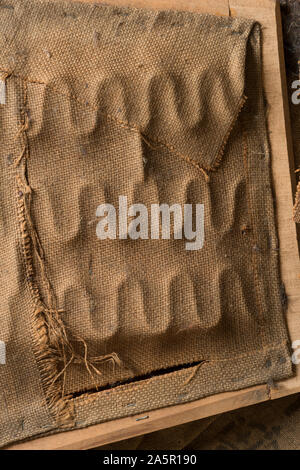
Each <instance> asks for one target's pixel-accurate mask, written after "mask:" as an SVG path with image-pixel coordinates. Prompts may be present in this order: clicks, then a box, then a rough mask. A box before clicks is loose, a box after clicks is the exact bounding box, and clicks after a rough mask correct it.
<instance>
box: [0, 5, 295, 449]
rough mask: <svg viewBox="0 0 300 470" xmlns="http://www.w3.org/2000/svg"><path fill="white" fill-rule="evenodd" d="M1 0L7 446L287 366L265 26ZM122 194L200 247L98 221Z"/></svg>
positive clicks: (250, 381) (285, 371) (0, 194)
mask: <svg viewBox="0 0 300 470" xmlns="http://www.w3.org/2000/svg"><path fill="white" fill-rule="evenodd" d="M0 6H2V8H0V26H1V27H0V31H1V32H0V47H1V49H0V50H1V54H0V70H1V77H0V78H1V80H2V83H5V93H6V99H5V102H6V104H2V105H1V107H0V119H1V128H0V132H1V142H2V145H1V149H0V152H1V172H2V185H1V189H0V198H1V218H0V220H1V231H0V237H1V238H0V243H1V255H2V256H1V276H2V289H3V292H2V309H1V326H2V328H1V337H0V340H1V341H3V342H5V344H6V348H7V351H6V352H7V354H6V357H7V360H6V365H1V366H0V384H1V391H2V400H1V411H0V413H1V414H0V430H1V431H0V436H1V445H5V444H7V443H9V442H12V441H16V440H20V439H26V438H29V437H32V436H36V435H40V434H45V433H49V432H57V431H59V430H63V429H71V428H74V427H83V426H87V425H89V424H93V423H97V422H100V421H105V420H110V419H114V418H117V417H121V416H128V415H132V414H136V413H139V412H143V411H147V410H151V409H155V408H159V407H163V406H168V405H171V404H176V403H182V402H186V401H192V400H195V399H197V398H200V397H203V396H207V395H211V394H215V393H219V392H223V391H229V390H238V389H241V388H243V387H247V386H251V385H255V384H262V383H270V381H276V380H281V379H284V378H287V377H289V376H290V375H291V374H292V365H291V361H290V351H289V346H288V336H287V331H286V326H285V320H284V312H283V305H282V304H283V303H284V302H283V300H284V295H282V292H283V289H282V286H281V282H280V277H279V265H278V242H277V236H276V229H275V220H274V209H273V198H272V189H271V178H270V168H269V166H270V154H269V147H268V141H267V135H266V126H265V109H264V101H263V91H262V80H261V61H260V60H261V56H260V52H261V51H260V48H261V46H260V27H259V25H258V24H256V23H254V22H251V21H249V20H243V19H238V18H221V17H214V16H209V15H196V14H190V13H179V12H155V11H146V10H134V9H120V8H113V7H108V6H95V5H81V4H76V3H75V4H74V3H72V4H71V3H68V2H66V3H57V2H54V3H51V2H48V1H38V0H37V1H31V0H30V1H26V2H24V1H21V0H12V1H10V2H9V5H4V4H3V5H2V4H1V5H0ZM2 89H3V86H2ZM120 195H125V196H127V198H128V201H129V204H132V203H143V204H144V205H145V206H147V207H149V208H150V205H151V204H153V203H157V204H161V203H167V204H169V205H172V204H175V203H176V204H180V205H183V204H185V203H190V204H198V203H201V204H204V208H205V243H204V247H203V249H201V250H198V251H186V249H185V240H176V239H174V238H171V239H170V240H162V239H160V240H150V239H148V240H141V239H138V240H130V239H127V240H123V239H116V240H99V239H97V236H96V224H97V219H96V217H95V214H96V209H97V207H98V205H99V204H102V203H110V204H113V205H114V206H115V207H118V198H119V196H120Z"/></svg>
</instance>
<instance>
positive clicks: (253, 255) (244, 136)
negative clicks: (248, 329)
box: [242, 130, 263, 344]
mask: <svg viewBox="0 0 300 470" xmlns="http://www.w3.org/2000/svg"><path fill="white" fill-rule="evenodd" d="M242 139H243V163H244V168H245V176H246V199H247V206H248V214H249V218H250V225H251V234H252V239H253V244H254V245H253V246H255V245H256V238H255V233H254V217H253V206H252V198H251V194H250V178H249V170H248V142H247V133H246V131H245V130H244V131H243V132H242ZM256 256H257V255H256V251H255V250H254V249H253V247H252V249H251V262H252V268H253V280H254V288H255V297H256V303H257V306H258V332H259V336H260V339H261V343H262V344H263V337H262V324H261V320H262V318H263V308H262V304H261V300H260V295H259V293H258V289H257V286H258V284H259V278H258V265H257V258H256Z"/></svg>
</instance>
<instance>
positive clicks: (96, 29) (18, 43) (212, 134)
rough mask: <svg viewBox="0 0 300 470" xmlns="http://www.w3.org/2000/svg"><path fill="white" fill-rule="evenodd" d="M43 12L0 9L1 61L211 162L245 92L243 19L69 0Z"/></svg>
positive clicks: (196, 160)
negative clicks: (2, 20)
mask: <svg viewBox="0 0 300 470" xmlns="http://www.w3.org/2000/svg"><path fill="white" fill-rule="evenodd" d="M51 11H52V14H48V15H45V2H43V3H39V2H38V3H37V4H36V5H35V6H34V8H32V7H31V6H28V7H27V5H26V6H25V5H24V2H15V8H14V11H13V12H11V11H10V10H9V11H3V12H1V15H9V16H10V18H9V22H8V23H7V28H6V30H5V31H3V34H2V35H1V36H0V47H1V50H2V51H4V53H3V54H2V59H1V64H0V67H1V68H2V69H5V70H8V71H9V72H11V73H14V74H19V75H21V76H22V77H24V78H26V79H28V80H29V81H38V82H42V83H45V84H46V85H48V86H49V87H50V88H51V89H53V90H54V91H56V92H57V93H61V94H64V95H66V94H67V95H69V96H71V97H72V98H74V99H75V100H77V102H80V103H81V104H82V105H83V106H87V107H91V108H93V109H95V110H97V111H98V112H99V114H101V115H106V116H107V118H108V119H113V120H114V121H115V122H116V123H119V125H120V126H122V127H123V128H124V131H127V132H140V133H141V138H142V137H145V138H146V139H147V140H146V142H149V143H150V144H151V145H152V146H153V145H154V146H155V145H156V146H164V147H166V148H168V149H169V150H170V151H171V152H172V153H173V154H174V158H176V155H177V157H183V158H185V159H186V160H187V162H190V163H193V164H194V165H195V164H196V165H198V166H200V167H203V168H205V169H211V168H213V167H215V166H217V164H218V163H219V161H220V159H221V157H222V153H223V150H224V146H225V144H226V141H227V139H228V136H229V133H230V131H231V129H232V127H233V125H234V122H235V120H236V118H237V116H238V113H239V111H240V109H241V107H242V105H243V101H244V96H243V95H244V69H245V67H244V64H245V55H246V43H247V39H248V37H249V34H251V31H252V28H253V22H252V21H249V20H244V19H243V20H242V19H240V18H231V17H217V16H211V15H193V14H190V13H187V12H174V11H172V12H171V11H170V12H154V11H147V10H142V11H141V10H135V9H130V10H129V9H124V8H121V9H120V8H115V9H112V8H111V7H105V6H101V8H99V7H97V6H95V5H94V6H93V5H89V6H87V5H81V4H73V2H72V5H70V4H67V3H62V4H61V3H59V4H57V7H56V8H55V9H52V10H51ZM75 36H76V41H74V40H73V39H74V37H75ZM170 44H172V49H170ZM75 57H76V62H75ZM5 58H6V59H5ZM5 60H7V63H4V61H5ZM75 64H76V65H75ZM90 131H91V132H92V131H93V129H90Z"/></svg>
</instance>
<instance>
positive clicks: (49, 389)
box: [15, 81, 73, 427]
mask: <svg viewBox="0 0 300 470" xmlns="http://www.w3.org/2000/svg"><path fill="white" fill-rule="evenodd" d="M22 83H23V108H22V109H21V115H20V123H21V127H20V132H19V133H18V134H19V137H20V140H21V146H22V152H21V155H20V157H19V158H18V159H17V163H18V164H19V163H20V166H19V167H16V165H15V181H16V197H17V210H18V222H19V230H20V234H21V248H22V254H23V261H24V267H25V274H26V283H27V285H28V287H29V291H30V293H31V297H32V300H33V303H34V310H33V311H32V314H31V320H32V329H33V350H34V354H35V358H36V361H37V364H38V368H39V371H40V376H41V383H42V388H43V390H44V393H45V398H46V403H47V405H48V407H49V411H50V412H51V414H52V415H53V416H54V417H55V419H56V421H57V424H58V425H59V426H61V427H67V426H69V425H70V424H73V416H72V413H71V409H72V408H73V407H72V405H71V404H69V403H68V402H67V400H66V399H63V398H62V397H61V387H60V385H59V384H58V383H55V381H54V379H55V377H56V376H57V374H58V363H57V361H56V359H55V354H54V352H53V349H51V348H50V345H49V333H48V327H49V325H47V322H46V317H45V314H46V310H47V308H46V307H45V305H44V303H43V300H42V296H41V294H40V291H39V288H38V285H37V283H36V280H35V275H36V272H35V267H34V259H33V252H34V245H35V243H34V241H33V235H32V233H30V232H31V231H30V227H29V221H28V211H30V198H31V194H30V187H29V185H28V183H27V181H26V169H27V165H26V163H27V158H29V143H28V137H27V132H26V130H27V126H26V108H27V104H28V89H27V84H26V83H25V82H24V81H23V82H22Z"/></svg>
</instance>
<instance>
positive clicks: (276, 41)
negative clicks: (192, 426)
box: [10, 0, 300, 449]
mask: <svg viewBox="0 0 300 470" xmlns="http://www.w3.org/2000/svg"><path fill="white" fill-rule="evenodd" d="M69 1H72V0H69ZM81 1H85V2H93V3H95V2H96V0H81ZM97 1H99V0H97ZM99 3H100V2H99ZM105 3H110V4H114V5H123V6H125V5H127V6H128V5H130V6H135V7H148V8H153V9H178V10H189V11H194V12H198V13H212V14H217V15H230V16H241V17H248V18H253V19H256V20H257V21H259V22H260V23H261V25H262V27H263V72H264V89H265V93H266V98H267V101H268V103H269V114H268V129H269V139H270V144H271V149H272V174H273V181H274V189H275V195H276V211H277V223H278V232H279V240H280V263H281V275H282V279H283V282H284V285H285V288H286V294H287V297H288V311H287V323H288V328H289V333H290V337H291V340H292V341H295V340H300V263H299V253H298V242H297V230H296V226H295V224H294V222H293V220H292V206H293V194H294V189H295V181H294V178H293V171H294V164H293V153H292V141H291V131H290V121H289V107H288V96H287V89H286V79H285V67H284V57H283V44H282V31H281V17H280V5H279V0H176V5H174V3H173V2H172V0H105ZM299 356H300V351H299ZM295 368H296V376H295V377H293V378H291V379H288V380H285V381H282V382H279V383H277V384H275V385H274V387H271V388H270V385H261V386H256V387H251V388H248V389H244V390H240V391H237V392H229V393H222V394H218V395H214V396H210V397H207V398H203V399H200V400H197V401H194V402H191V403H186V404H182V405H176V406H171V407H168V408H163V409H159V410H154V411H150V412H149V413H146V415H147V416H148V418H147V419H145V420H143V419H142V420H139V418H142V417H143V415H140V416H139V415H137V416H132V417H127V418H122V419H118V420H114V421H111V422H107V423H101V424H98V425H94V426H90V427H88V428H85V429H79V430H75V431H68V432H64V433H60V434H55V435H51V436H47V437H42V438H38V439H35V440H33V441H28V442H25V443H20V444H14V445H12V446H10V449H89V448H93V447H96V446H100V445H104V444H108V443H110V442H114V441H119V440H122V439H128V438H130V437H134V436H138V435H141V434H145V433H149V432H153V431H156V430H159V429H163V428H168V427H171V426H176V425H179V424H183V423H186V422H189V421H193V420H196V419H200V418H205V417H208V416H212V415H216V414H218V413H223V412H226V411H230V410H233V409H237V408H241V407H244V406H248V405H252V404H255V403H260V402H263V401H267V400H270V399H271V400H273V399H276V398H279V397H283V396H286V395H290V394H293V393H297V392H300V365H299V366H296V367H295ZM144 415H145V414H144Z"/></svg>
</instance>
